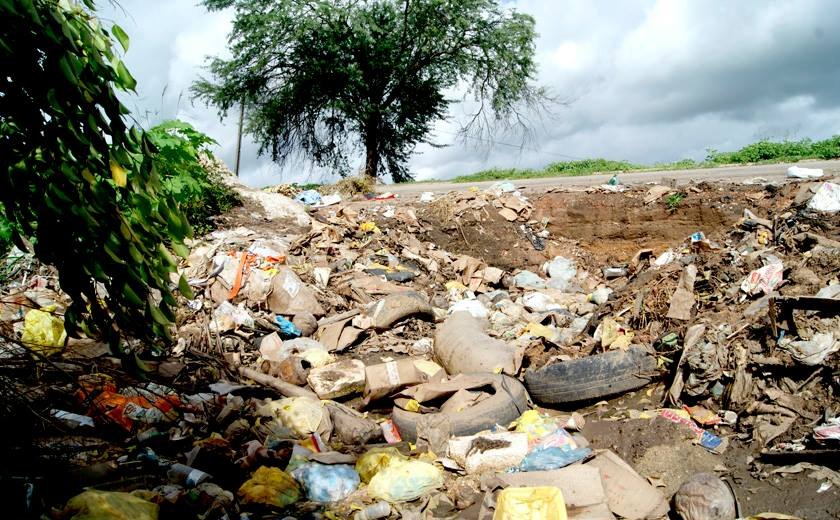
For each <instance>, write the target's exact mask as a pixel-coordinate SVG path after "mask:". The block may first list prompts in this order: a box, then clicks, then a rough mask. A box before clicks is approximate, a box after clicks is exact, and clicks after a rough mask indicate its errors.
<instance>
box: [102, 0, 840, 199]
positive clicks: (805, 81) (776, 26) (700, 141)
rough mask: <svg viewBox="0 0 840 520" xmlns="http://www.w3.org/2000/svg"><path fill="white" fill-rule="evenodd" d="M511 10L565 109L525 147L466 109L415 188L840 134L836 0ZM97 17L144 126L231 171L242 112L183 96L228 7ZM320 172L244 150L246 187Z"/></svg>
mask: <svg viewBox="0 0 840 520" xmlns="http://www.w3.org/2000/svg"><path fill="white" fill-rule="evenodd" d="M504 3H505V5H507V6H511V7H514V8H516V9H517V10H518V11H522V12H525V13H528V14H530V15H532V16H533V17H534V18H535V19H536V22H537V32H538V33H539V37H538V39H537V42H536V45H537V61H538V63H539V77H538V80H537V83H538V84H540V85H543V86H546V87H548V88H549V89H551V91H552V92H553V93H554V94H555V95H556V96H557V97H559V98H561V99H564V100H568V104H564V105H562V106H557V107H555V108H554V110H553V115H552V117H547V118H544V119H543V120H542V121H541V122H540V123H539V124H537V125H535V127H534V129H533V130H534V135H533V137H532V139H530V140H529V141H528V142H527V144H526V145H525V147H523V148H521V149H520V148H517V147H516V146H509V145H510V144H515V143H518V142H519V141H517V140H516V138H515V136H499V137H497V138H496V139H495V143H487V142H475V141H473V142H470V141H467V142H466V143H463V142H460V141H458V140H457V139H456V138H455V136H454V130H455V129H456V128H457V121H458V120H459V119H460V118H463V116H464V113H465V108H464V107H463V106H459V105H453V107H452V110H451V113H450V120H449V121H443V122H441V123H439V124H438V125H437V126H436V131H435V134H434V135H432V136H430V139H429V140H430V141H432V142H434V143H437V144H447V145H449V146H447V147H445V148H437V147H432V146H430V145H426V144H424V145H420V146H418V147H417V150H416V153H415V154H414V156H413V157H412V159H411V160H410V161H409V168H410V170H411V171H412V172H413V173H414V174H415V175H416V178H417V180H423V179H430V178H436V179H446V178H451V177H454V176H456V175H463V174H469V173H473V172H476V171H479V170H483V169H488V168H494V167H498V168H534V167H542V166H545V165H546V164H548V163H550V162H554V161H559V160H570V159H577V158H592V157H605V158H609V159H617V160H629V161H632V162H639V163H645V164H652V163H656V162H664V161H674V160H679V159H683V158H691V159H695V160H699V159H702V158H703V157H705V155H706V149H707V148H713V149H717V150H733V149H737V148H739V147H741V146H743V145H744V144H747V143H749V142H752V141H755V140H758V139H763V138H770V139H785V138H789V139H800V138H806V137H807V138H812V139H823V138H826V137H829V136H831V135H834V134H840V89H838V88H837V85H838V84H840V81H839V80H840V33H838V32H837V31H836V30H833V28H832V22H833V20H836V19H838V18H840V2H831V1H829V0H807V1H798V2H793V1H787V2H781V1H779V2H757V1H743V2H737V3H735V2H723V1H713V2H702V3H701V2H699V1H696V2H688V1H667V0H659V1H657V0H640V1H634V2H629V1H628V2H620V3H617V2H607V1H595V2H593V1H582V0H575V1H567V2H557V1H555V0H519V1H510V2H504ZM98 7H99V15H100V17H101V18H102V19H103V20H104V21H105V22H106V24H107V22H115V23H118V24H119V25H120V26H121V27H123V29H125V30H126V32H127V33H128V34H129V35H130V37H131V46H130V48H129V51H128V53H127V55H126V58H125V61H126V63H127V65H128V66H129V69H130V70H131V72H132V74H133V75H134V77H135V78H136V79H137V81H138V86H137V95H136V96H135V95H132V96H123V100H124V101H125V103H126V105H127V106H128V107H129V108H130V109H131V110H132V113H133V116H134V118H135V119H136V120H137V121H138V122H139V123H140V124H142V125H144V126H150V125H153V124H156V123H158V122H160V121H163V120H166V119H172V118H180V119H183V120H185V121H188V122H190V123H192V124H193V125H194V126H195V127H196V128H198V129H199V130H201V131H203V132H205V133H207V134H208V135H210V136H211V137H213V138H215V139H216V140H217V141H218V142H219V143H220V145H219V146H218V147H217V149H216V150H215V151H216V153H217V154H218V155H219V156H220V157H221V158H222V159H223V160H224V161H225V162H226V163H227V164H228V165H229V166H231V168H232V167H233V162H234V157H235V149H236V126H237V121H236V115H237V114H229V117H228V118H226V119H225V120H223V121H219V118H218V115H217V112H216V110H215V109H214V108H207V107H204V106H203V105H202V104H200V103H195V104H193V102H192V101H191V100H190V94H189V87H190V85H191V84H192V82H193V81H194V80H195V79H197V78H198V76H199V75H200V74H203V73H204V72H203V70H202V67H203V65H204V63H205V57H206V56H208V55H223V54H224V53H225V52H226V49H225V47H226V43H227V34H228V32H229V30H230V26H231V21H232V13H231V12H230V11H223V12H214V13H208V12H207V11H205V10H204V9H203V8H202V7H201V6H198V5H195V3H194V1H193V0H168V1H164V0H121V1H120V3H119V5H114V4H112V3H111V2H101V1H100V2H99V4H98ZM325 175H328V172H323V171H321V170H317V169H313V168H311V167H310V166H309V165H308V164H307V163H305V162H303V161H297V162H293V163H289V164H287V165H285V166H284V167H280V166H278V165H276V164H274V163H272V162H271V160H270V158H268V157H259V156H258V155H257V146H256V145H255V144H254V143H253V142H252V141H251V140H250V139H248V138H247V137H246V139H245V140H244V141H243V151H242V163H241V177H242V179H243V181H244V182H246V183H247V184H249V185H252V186H257V187H258V186H264V185H268V184H277V183H281V182H305V181H319V180H321V178H322V177H323V176H325Z"/></svg>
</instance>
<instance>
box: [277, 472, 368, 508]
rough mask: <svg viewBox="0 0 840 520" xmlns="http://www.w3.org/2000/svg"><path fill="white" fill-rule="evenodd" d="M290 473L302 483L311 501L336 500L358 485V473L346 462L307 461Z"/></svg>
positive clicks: (325, 501)
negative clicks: (322, 462)
mask: <svg viewBox="0 0 840 520" xmlns="http://www.w3.org/2000/svg"><path fill="white" fill-rule="evenodd" d="M292 475H293V476H294V477H295V478H296V479H297V480H298V481H300V482H301V483H302V484H303V487H304V488H305V489H306V496H307V497H308V498H309V500H311V501H313V502H320V503H322V504H323V503H327V502H338V501H339V500H342V499H343V498H345V497H346V496H347V495H349V494H350V493H352V492H353V491H356V488H358V487H359V474H358V473H356V470H355V469H353V466H350V465H347V464H319V463H317V462H309V463H307V464H304V465H302V466H300V467H299V468H297V469H296V470H294V471H293V472H292Z"/></svg>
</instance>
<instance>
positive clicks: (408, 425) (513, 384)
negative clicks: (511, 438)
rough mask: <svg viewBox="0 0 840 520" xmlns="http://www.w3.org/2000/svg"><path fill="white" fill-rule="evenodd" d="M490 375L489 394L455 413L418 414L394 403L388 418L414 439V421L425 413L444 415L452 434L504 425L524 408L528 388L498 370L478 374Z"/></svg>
mask: <svg viewBox="0 0 840 520" xmlns="http://www.w3.org/2000/svg"><path fill="white" fill-rule="evenodd" d="M481 375H482V376H487V377H490V378H492V379H493V382H492V383H491V386H492V388H493V395H492V396H490V397H488V398H487V399H485V400H483V401H480V402H479V403H478V404H476V405H475V406H472V407H470V408H468V409H466V410H463V411H461V412H458V413H436V414H421V413H415V412H409V411H406V410H403V409H402V408H398V407H396V406H395V407H394V411H393V414H392V415H391V419H392V420H393V421H394V424H396V425H397V429H398V430H399V432H400V437H402V438H403V440H407V441H411V442H414V441H415V440H417V422H418V421H419V420H420V418H421V417H424V416H429V415H446V416H447V417H448V418H449V424H451V425H452V434H453V435H459V436H460V435H472V434H474V433H478V432H480V431H482V430H487V429H490V428H492V427H493V426H495V425H497V424H501V425H502V426H507V425H508V424H509V423H510V422H511V421H513V420H514V419H516V418H518V417H519V416H520V415H522V412H524V411H525V410H527V409H528V392H527V391H526V390H525V387H524V386H522V383H520V382H519V381H518V380H517V379H514V378H512V377H509V376H506V375H499V374H481Z"/></svg>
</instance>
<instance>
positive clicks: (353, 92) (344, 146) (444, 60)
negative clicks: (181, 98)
mask: <svg viewBox="0 0 840 520" xmlns="http://www.w3.org/2000/svg"><path fill="white" fill-rule="evenodd" d="M203 3H204V5H205V6H206V7H207V8H208V9H210V10H220V9H225V8H231V7H232V8H233V9H234V10H235V19H234V23H233V30H232V33H231V34H230V38H229V45H230V51H231V58H230V59H222V58H218V57H217V58H212V59H211V60H210V62H209V71H210V73H211V77H210V78H209V79H207V78H202V79H201V80H199V81H197V82H196V83H195V84H194V86H193V92H194V94H195V95H196V96H197V97H198V98H199V99H202V100H204V101H205V102H207V103H208V104H211V105H215V106H216V107H218V108H219V110H220V113H221V115H224V114H226V113H227V112H228V111H229V110H230V109H231V108H233V107H237V106H239V104H240V103H244V105H245V107H246V113H247V131H248V132H250V133H251V134H252V135H253V136H254V137H255V139H256V140H257V142H258V143H259V144H260V147H261V149H260V152H261V153H266V152H268V153H270V154H271V156H272V158H273V159H274V160H275V161H277V162H281V163H282V162H284V161H285V160H287V159H288V158H290V157H292V156H297V154H302V155H303V156H304V157H307V158H309V159H311V160H313V161H314V162H315V163H316V164H318V165H319V166H323V167H329V168H332V169H333V170H334V171H336V172H338V173H341V174H342V175H344V174H346V173H348V172H349V170H350V167H351V166H350V160H351V159H352V158H353V157H354V156H357V155H356V154H362V153H363V154H364V170H365V172H366V173H367V174H368V175H371V176H374V177H376V176H377V175H379V174H380V173H382V172H387V173H390V174H391V176H392V178H393V180H394V181H396V182H400V181H405V180H410V174H409V172H408V171H407V169H406V166H405V163H406V160H407V159H408V157H409V156H410V154H411V153H412V151H413V150H414V147H415V146H416V145H417V144H418V143H420V142H423V141H424V140H426V139H427V137H428V135H429V133H430V130H431V129H432V125H433V124H434V123H435V122H436V121H438V120H440V119H442V118H445V117H446V115H447V111H448V108H449V105H450V103H452V102H453V99H450V98H448V97H447V94H448V93H450V94H451V92H452V91H453V90H456V89H458V90H461V89H465V90H466V92H467V94H468V95H471V96H473V97H474V99H475V100H476V101H477V102H478V103H477V104H476V105H477V107H478V108H477V109H476V111H475V112H474V113H473V114H472V117H471V118H470V119H469V121H468V122H466V123H465V124H464V125H462V131H463V132H470V131H475V130H476V129H486V128H488V125H495V124H497V123H499V122H502V123H510V122H517V121H518V122H520V123H521V122H522V121H523V120H522V119H521V117H520V116H521V114H522V112H521V110H522V107H523V106H524V105H527V104H528V103H530V102H534V101H536V100H539V99H540V98H541V96H543V92H542V90H540V89H538V88H536V87H535V86H533V85H532V84H531V81H532V80H533V78H534V76H535V74H536V64H535V62H534V38H535V32H534V20H533V18H532V17H530V16H528V15H526V14H523V13H519V12H515V11H511V10H506V9H503V8H502V7H500V6H499V3H498V2H497V1H496V0H402V1H401V0H369V1H359V0H334V1H323V0H204V2H203Z"/></svg>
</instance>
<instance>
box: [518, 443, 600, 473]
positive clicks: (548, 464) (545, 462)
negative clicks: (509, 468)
mask: <svg viewBox="0 0 840 520" xmlns="http://www.w3.org/2000/svg"><path fill="white" fill-rule="evenodd" d="M590 453H592V450H591V449H589V448H573V449H569V448H557V447H552V448H537V449H535V450H534V451H532V452H531V453H529V454H528V455H525V458H524V459H523V460H522V463H521V464H520V465H519V469H520V470H521V471H550V470H553V469H560V468H562V467H563V466H568V465H569V464H571V463H573V462H577V461H579V460H581V459H583V458H586V457H588V456H589V454H590Z"/></svg>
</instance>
